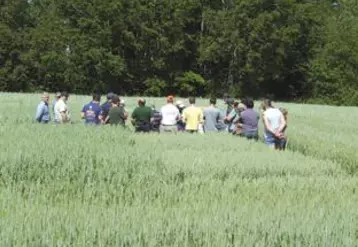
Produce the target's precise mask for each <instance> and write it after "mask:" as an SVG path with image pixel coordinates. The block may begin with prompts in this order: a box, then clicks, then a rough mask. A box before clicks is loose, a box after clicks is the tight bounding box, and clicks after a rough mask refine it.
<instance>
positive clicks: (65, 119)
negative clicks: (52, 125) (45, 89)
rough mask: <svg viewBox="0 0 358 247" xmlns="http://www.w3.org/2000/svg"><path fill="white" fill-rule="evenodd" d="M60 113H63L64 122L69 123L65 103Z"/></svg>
mask: <svg viewBox="0 0 358 247" xmlns="http://www.w3.org/2000/svg"><path fill="white" fill-rule="evenodd" d="M60 113H61V120H62V123H67V122H68V117H67V109H66V106H65V105H63V106H61V108H60Z"/></svg>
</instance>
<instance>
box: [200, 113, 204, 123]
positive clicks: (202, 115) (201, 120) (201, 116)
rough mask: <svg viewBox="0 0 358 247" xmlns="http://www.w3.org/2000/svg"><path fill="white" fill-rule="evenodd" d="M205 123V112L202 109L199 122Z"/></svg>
mask: <svg viewBox="0 0 358 247" xmlns="http://www.w3.org/2000/svg"><path fill="white" fill-rule="evenodd" d="M203 123H204V114H203V111H202V110H201V109H200V112H199V124H203Z"/></svg>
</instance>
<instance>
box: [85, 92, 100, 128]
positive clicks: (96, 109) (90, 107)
mask: <svg viewBox="0 0 358 247" xmlns="http://www.w3.org/2000/svg"><path fill="white" fill-rule="evenodd" d="M100 102H101V95H100V94H98V93H95V94H93V96H92V101H91V102H89V103H88V104H86V105H85V106H84V107H83V108H82V112H81V118H82V119H84V120H85V123H86V124H90V125H97V124H100V123H101V121H100V119H99V115H100V113H101V110H102V109H101V106H100Z"/></svg>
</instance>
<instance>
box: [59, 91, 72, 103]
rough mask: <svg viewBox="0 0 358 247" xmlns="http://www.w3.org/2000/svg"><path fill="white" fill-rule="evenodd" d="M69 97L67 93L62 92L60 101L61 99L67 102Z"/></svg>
mask: <svg viewBox="0 0 358 247" xmlns="http://www.w3.org/2000/svg"><path fill="white" fill-rule="evenodd" d="M69 97H70V95H69V93H68V92H62V93H61V99H62V100H63V101H67V100H68V98H69Z"/></svg>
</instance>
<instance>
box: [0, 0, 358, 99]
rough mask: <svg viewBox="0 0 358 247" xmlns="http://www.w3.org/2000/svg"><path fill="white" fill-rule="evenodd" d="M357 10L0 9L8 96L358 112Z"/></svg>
mask: <svg viewBox="0 0 358 247" xmlns="http://www.w3.org/2000/svg"><path fill="white" fill-rule="evenodd" d="M357 89H358V4H357V1H355V0H346V1H343V0H341V1H340V2H339V3H337V2H336V3H334V4H333V2H332V1H330V0H321V1H320V0H310V1H309V0H105V1H104V0H65V1H55V0H27V1H26V0H0V91H15V92H33V91H39V90H47V91H57V90H68V91H70V92H72V93H89V92H91V91H93V90H100V91H102V92H106V91H109V90H111V91H115V92H117V93H120V94H127V95H132V94H137V95H153V96H160V95H165V94H167V93H174V94H176V95H182V96H187V95H190V94H193V95H200V96H205V95H222V93H224V92H230V93H231V94H232V95H235V96H237V97H240V96H243V95H250V96H252V97H256V98H258V97H263V96H271V97H274V98H275V99H281V100H304V101H311V102H322V103H330V104H349V105H358V91H357Z"/></svg>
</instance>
